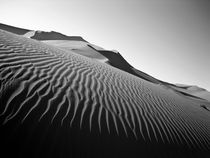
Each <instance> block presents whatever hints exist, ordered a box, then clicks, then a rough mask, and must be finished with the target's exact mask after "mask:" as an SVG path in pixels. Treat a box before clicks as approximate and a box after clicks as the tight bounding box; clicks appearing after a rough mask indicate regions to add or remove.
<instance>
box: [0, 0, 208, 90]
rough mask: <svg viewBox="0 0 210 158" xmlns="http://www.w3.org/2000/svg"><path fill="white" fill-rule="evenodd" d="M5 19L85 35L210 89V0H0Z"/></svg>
mask: <svg viewBox="0 0 210 158" xmlns="http://www.w3.org/2000/svg"><path fill="white" fill-rule="evenodd" d="M0 22H1V23H5V24H8V25H13V26H17V27H22V28H26V29H34V30H44V31H51V30H54V31H58V32H61V33H63V34H66V35H79V36H82V37H83V38H84V39H86V40H87V41H89V42H90V43H93V44H96V45H98V46H101V47H103V48H105V49H110V50H111V49H115V50H118V51H119V52H120V53H121V54H122V55H123V56H124V58H125V59H126V60H127V61H128V62H129V63H130V64H131V65H133V66H134V67H135V68H137V69H139V70H141V71H143V72H146V73H148V74H150V75H152V76H153V77H156V78H158V79H160V80H163V81H167V82H171V83H182V84H189V85H198V86H200V87H203V88H206V89H208V90H210V70H209V69H210V52H209V51H210V0H144V1H143V0H83V1H82V0H0Z"/></svg>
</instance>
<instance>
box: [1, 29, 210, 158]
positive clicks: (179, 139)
mask: <svg viewBox="0 0 210 158" xmlns="http://www.w3.org/2000/svg"><path fill="white" fill-rule="evenodd" d="M200 104H201V102H200V101H199V100H195V99H190V98H187V97H184V96H181V95H178V94H177V93H175V92H174V91H171V90H170V89H166V88H163V87H162V86H160V85H157V84H153V83H150V82H147V81H145V80H143V79H140V78H138V77H136V76H133V75H131V74H129V73H127V72H124V71H121V70H119V69H117V68H114V67H112V66H109V65H107V64H105V63H101V62H98V61H96V60H92V59H90V58H87V57H84V56H81V55H77V54H75V52H72V51H71V50H69V51H65V50H61V49H57V48H56V47H53V46H49V45H46V44H44V43H42V42H39V41H35V40H32V39H28V38H25V37H21V36H17V35H14V34H11V33H8V32H5V31H1V30H0V132H1V133H0V134H1V135H0V140H1V142H0V143H1V146H3V147H2V154H3V153H6V154H7V155H8V156H9V155H13V154H14V155H15V157H18V156H19V157H190V158H192V157H205V156H206V157H208V156H209V153H210V152H209V151H210V112H209V111H208V110H206V109H204V108H202V107H201V106H200ZM202 104H203V103H202ZM206 104H207V103H206ZM6 150H8V151H9V152H7V151H6Z"/></svg>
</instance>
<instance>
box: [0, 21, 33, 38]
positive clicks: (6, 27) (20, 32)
mask: <svg viewBox="0 0 210 158" xmlns="http://www.w3.org/2000/svg"><path fill="white" fill-rule="evenodd" d="M0 29H1V30H5V31H8V32H12V33H14V34H18V35H24V34H25V33H27V32H29V31H30V30H27V29H22V28H18V27H14V26H9V25H6V24H1V23H0Z"/></svg>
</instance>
